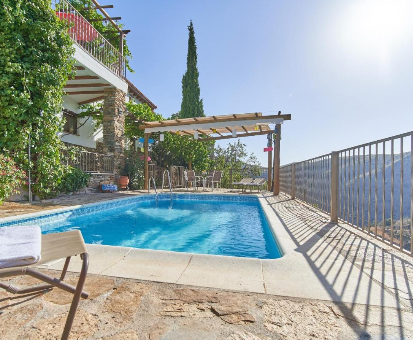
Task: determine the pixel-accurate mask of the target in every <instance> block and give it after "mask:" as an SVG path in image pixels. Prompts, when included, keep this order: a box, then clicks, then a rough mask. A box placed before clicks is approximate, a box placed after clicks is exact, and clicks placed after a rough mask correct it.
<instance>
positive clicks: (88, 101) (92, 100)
mask: <svg viewBox="0 0 413 340" xmlns="http://www.w3.org/2000/svg"><path fill="white" fill-rule="evenodd" d="M102 99H105V96H99V97H95V98H91V99H88V100H84V101H82V102H79V103H78V104H79V105H83V104H89V103H94V102H97V101H99V100H102Z"/></svg>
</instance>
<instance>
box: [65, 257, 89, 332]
mask: <svg viewBox="0 0 413 340" xmlns="http://www.w3.org/2000/svg"><path fill="white" fill-rule="evenodd" d="M80 256H81V257H82V260H83V264H82V270H81V272H80V275H79V281H78V282H77V286H76V291H75V295H74V296H73V300H72V304H71V305H70V309H69V314H68V315H67V319H66V324H65V328H64V330H63V334H62V340H67V339H68V338H69V334H70V330H71V329H72V325H73V320H74V318H75V315H76V311H77V306H78V305H79V300H80V296H81V295H82V290H83V286H84V285H85V280H86V275H87V269H88V267H89V254H88V253H84V254H81V255H80Z"/></svg>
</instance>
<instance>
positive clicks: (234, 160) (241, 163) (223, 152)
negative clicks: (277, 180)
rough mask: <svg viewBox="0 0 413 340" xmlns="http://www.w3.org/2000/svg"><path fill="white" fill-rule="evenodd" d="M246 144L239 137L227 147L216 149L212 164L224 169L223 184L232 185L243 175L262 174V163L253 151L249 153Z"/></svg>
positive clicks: (253, 175)
mask: <svg viewBox="0 0 413 340" xmlns="http://www.w3.org/2000/svg"><path fill="white" fill-rule="evenodd" d="M245 147H246V145H245V144H243V143H241V142H240V140H239V139H238V140H237V141H236V142H235V143H234V144H231V143H229V144H228V145H227V147H226V148H222V147H220V146H218V147H216V148H215V149H214V157H213V161H212V166H213V167H214V169H219V170H223V177H222V186H223V187H227V188H228V187H230V186H231V184H232V182H234V181H238V180H240V179H241V178H243V177H256V176H258V175H259V174H260V163H259V162H258V159H257V157H256V156H255V155H254V154H253V153H252V154H248V152H247V150H246V148H245Z"/></svg>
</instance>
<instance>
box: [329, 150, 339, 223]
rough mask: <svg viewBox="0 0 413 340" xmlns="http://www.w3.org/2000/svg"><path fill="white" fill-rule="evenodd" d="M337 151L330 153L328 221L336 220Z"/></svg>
mask: <svg viewBox="0 0 413 340" xmlns="http://www.w3.org/2000/svg"><path fill="white" fill-rule="evenodd" d="M338 164H339V152H338V151H333V152H332V153H331V177H330V180H331V183H330V200H331V201H330V221H331V222H336V223H337V222H338V188H339V166H338Z"/></svg>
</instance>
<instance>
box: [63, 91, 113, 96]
mask: <svg viewBox="0 0 413 340" xmlns="http://www.w3.org/2000/svg"><path fill="white" fill-rule="evenodd" d="M104 93H105V92H104V91H73V92H66V93H64V94H65V95H66V96H73V95H78V94H104Z"/></svg>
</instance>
